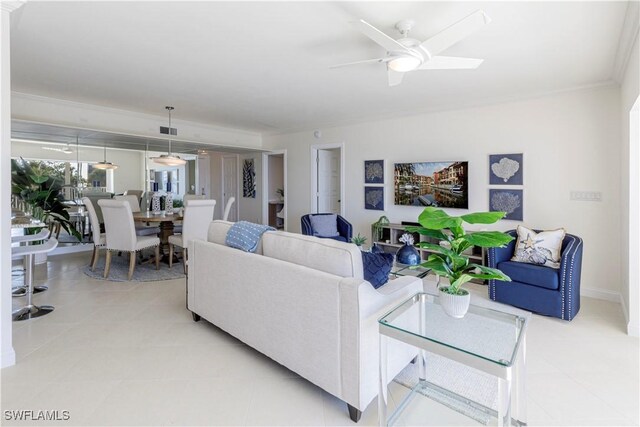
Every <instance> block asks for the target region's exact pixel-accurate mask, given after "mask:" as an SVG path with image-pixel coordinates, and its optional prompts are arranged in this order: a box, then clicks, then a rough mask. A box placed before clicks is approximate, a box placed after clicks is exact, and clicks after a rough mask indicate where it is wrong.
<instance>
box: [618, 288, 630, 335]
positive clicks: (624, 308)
mask: <svg viewBox="0 0 640 427" xmlns="http://www.w3.org/2000/svg"><path fill="white" fill-rule="evenodd" d="M620 305H621V306H622V314H623V315H624V323H626V324H627V325H629V309H628V308H627V304H626V303H625V301H624V298H622V294H620ZM627 329H629V328H628V327H627Z"/></svg>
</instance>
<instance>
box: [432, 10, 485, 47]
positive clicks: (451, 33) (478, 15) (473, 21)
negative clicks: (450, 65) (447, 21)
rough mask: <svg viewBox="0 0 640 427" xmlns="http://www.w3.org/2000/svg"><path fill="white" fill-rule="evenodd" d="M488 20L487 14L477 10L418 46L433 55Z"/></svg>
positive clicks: (476, 29) (483, 24)
mask: <svg viewBox="0 0 640 427" xmlns="http://www.w3.org/2000/svg"><path fill="white" fill-rule="evenodd" d="M489 22H491V18H489V15H487V14H486V13H484V12H483V11H482V10H477V11H475V12H473V13H472V14H471V15H469V16H467V17H466V18H462V19H461V20H460V21H458V22H456V23H455V24H453V25H451V26H450V27H448V28H446V29H444V30H442V31H440V32H439V33H438V34H436V35H435V36H433V37H431V38H430V39H428V40H426V41H424V42H423V43H422V44H421V45H420V47H421V48H423V49H424V50H426V51H427V52H428V53H429V55H431V56H435V55H437V54H439V53H440V52H442V51H443V50H446V49H448V48H450V47H451V46H453V45H454V44H456V43H458V42H459V41H460V40H462V39H464V38H465V37H467V36H469V35H470V34H471V33H474V32H476V31H478V30H479V29H480V28H482V27H484V26H485V25H486V24H488V23H489Z"/></svg>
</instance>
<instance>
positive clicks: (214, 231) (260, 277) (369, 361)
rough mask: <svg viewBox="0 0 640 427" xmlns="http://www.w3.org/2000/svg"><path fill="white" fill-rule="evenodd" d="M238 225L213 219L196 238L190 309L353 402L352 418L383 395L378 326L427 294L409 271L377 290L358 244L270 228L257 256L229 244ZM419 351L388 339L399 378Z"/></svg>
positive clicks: (391, 362)
mask: <svg viewBox="0 0 640 427" xmlns="http://www.w3.org/2000/svg"><path fill="white" fill-rule="evenodd" d="M231 224H232V223H230V222H226V221H213V222H212V223H211V225H210V227H209V233H208V241H197V240H196V241H192V242H190V243H189V248H188V249H189V277H188V281H187V290H188V294H187V307H188V309H189V310H191V312H192V313H193V318H194V320H196V321H198V320H199V319H200V316H201V317H203V318H204V319H206V320H207V321H209V322H211V323H213V324H214V325H216V326H218V327H219V328H221V329H222V330H224V331H226V332H228V333H229V334H231V335H233V336H234V337H236V338H238V339H239V340H241V341H243V342H244V343H246V344H248V345H249V346H251V347H253V348H254V349H256V350H258V351H260V352H261V353H263V354H265V355H267V356H268V357H270V358H271V359H273V360H275V361H276V362H278V363H280V364H282V365H284V366H286V367H287V368H289V369H290V370H292V371H294V372H296V373H297V374H299V375H300V376H302V377H304V378H306V379H307V380H309V381H311V382H312V383H314V384H316V385H317V386H319V387H321V388H323V389H324V390H326V391H327V392H329V393H331V394H333V395H334V396H336V397H338V398H339V399H341V400H343V401H344V402H346V403H347V404H348V406H349V415H350V416H351V419H352V420H354V421H356V422H357V421H358V420H359V419H360V415H361V413H362V411H363V410H364V409H365V408H366V407H367V406H368V405H369V403H370V402H371V401H372V400H373V399H374V398H375V397H376V396H377V395H378V378H379V375H378V369H379V367H378V358H379V354H378V346H379V339H378V323H377V320H378V319H379V318H380V317H382V316H383V315H384V314H385V313H387V312H388V311H389V310H391V309H392V308H393V307H394V306H395V305H397V304H399V303H400V302H402V301H404V300H406V299H408V298H409V297H410V296H412V295H414V294H415V293H417V292H420V291H422V281H421V280H420V279H417V278H413V277H401V278H398V279H395V280H391V281H389V282H388V283H387V284H385V285H384V286H382V287H381V288H379V289H377V290H376V289H374V288H373V287H372V286H371V284H369V282H367V281H365V280H364V279H363V272H362V257H361V254H360V251H359V249H358V248H357V247H356V246H355V245H354V244H351V243H342V242H337V241H334V240H331V239H320V238H316V237H312V236H303V235H300V234H294V233H287V232H268V233H265V234H264V235H263V237H262V240H261V243H260V245H259V246H258V250H257V252H256V253H255V254H252V253H246V252H243V251H240V250H238V249H233V248H230V247H227V246H226V245H225V244H224V242H225V238H226V235H227V231H228V229H229V227H230V226H231ZM415 355H416V351H415V350H413V349H412V348H410V347H408V346H406V345H403V344H400V343H391V342H390V343H389V348H388V376H387V378H389V379H393V378H394V377H395V376H396V375H397V374H398V373H399V372H400V371H401V370H402V369H403V368H404V367H405V366H406V365H407V363H409V362H410V361H411V359H412V358H413V357H414V356H415Z"/></svg>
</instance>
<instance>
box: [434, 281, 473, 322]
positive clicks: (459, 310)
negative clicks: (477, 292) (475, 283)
mask: <svg viewBox="0 0 640 427" xmlns="http://www.w3.org/2000/svg"><path fill="white" fill-rule="evenodd" d="M448 288H449V287H448V286H445V287H442V288H438V295H439V300H440V305H441V306H442V310H443V311H444V312H445V313H447V314H448V315H449V316H451V317H455V318H456V319H462V318H463V317H464V315H465V314H467V311H468V310H469V302H470V301H471V294H470V293H469V291H467V290H465V289H461V291H462V292H464V295H453V294H450V293H448V292H445V289H448Z"/></svg>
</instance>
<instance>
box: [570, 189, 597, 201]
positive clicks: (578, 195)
mask: <svg viewBox="0 0 640 427" xmlns="http://www.w3.org/2000/svg"><path fill="white" fill-rule="evenodd" d="M569 200H576V201H582V202H601V201H602V192H600V191H576V190H571V193H570V196H569Z"/></svg>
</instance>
